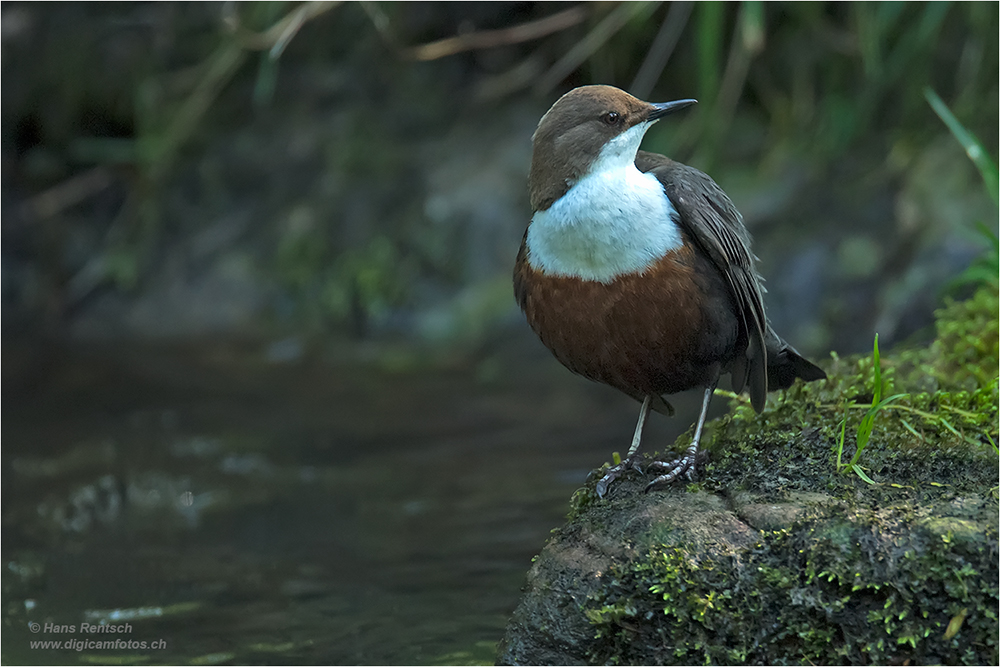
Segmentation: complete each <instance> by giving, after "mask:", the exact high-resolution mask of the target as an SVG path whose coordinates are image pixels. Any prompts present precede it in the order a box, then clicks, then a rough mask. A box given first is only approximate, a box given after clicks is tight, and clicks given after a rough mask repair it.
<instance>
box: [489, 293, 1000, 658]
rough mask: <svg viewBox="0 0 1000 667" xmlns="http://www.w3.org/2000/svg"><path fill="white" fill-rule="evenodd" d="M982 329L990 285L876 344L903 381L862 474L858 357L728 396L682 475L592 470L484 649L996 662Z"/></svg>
mask: <svg viewBox="0 0 1000 667" xmlns="http://www.w3.org/2000/svg"><path fill="white" fill-rule="evenodd" d="M997 340H998V334H997V292H996V288H995V287H989V286H988V287H984V288H983V289H982V290H980V292H979V293H977V294H976V295H975V297H973V298H972V299H970V300H968V301H966V302H960V303H951V304H949V305H948V306H946V307H945V308H944V309H942V311H939V313H938V337H937V340H936V341H935V342H934V343H933V344H932V345H930V346H926V347H922V348H920V349H917V350H909V351H906V350H904V351H899V352H896V353H894V354H893V355H889V356H886V357H884V358H883V359H882V363H881V368H882V373H881V374H882V378H881V380H882V383H883V387H882V393H883V395H885V396H888V395H890V394H896V393H901V394H903V395H902V396H900V397H898V398H896V399H894V400H893V401H892V402H891V403H889V404H886V405H885V406H884V407H883V409H882V410H880V411H878V412H877V414H876V415H875V420H874V425H873V429H872V434H871V437H870V438H869V440H868V442H867V446H865V447H864V448H863V451H862V452H861V454H860V455H859V456H858V458H857V460H856V461H855V462H856V463H857V465H858V466H859V469H860V473H861V474H859V473H856V472H855V469H854V468H853V467H851V465H850V462H851V460H852V458H853V457H854V454H855V451H856V449H857V443H858V440H857V438H856V434H857V433H858V427H859V425H860V423H861V421H862V419H863V417H864V415H865V414H866V413H867V412H868V408H869V407H870V404H871V403H872V398H873V394H874V393H876V392H875V390H874V388H873V387H874V382H875V372H874V367H873V365H872V361H873V360H872V357H871V356H869V357H857V358H850V359H840V358H837V357H834V358H833V359H832V361H831V363H829V364H828V365H827V370H828V372H829V375H830V377H829V379H827V380H825V381H821V382H814V383H809V384H801V383H798V384H796V385H795V386H794V387H793V388H792V389H790V390H788V391H787V392H785V393H784V395H781V396H772V399H771V407H769V409H768V410H767V411H765V412H764V413H763V414H762V415H759V416H758V415H755V414H754V412H753V411H752V409H751V408H750V407H749V405H747V404H746V402H745V401H744V400H743V399H740V398H733V403H734V406H733V408H732V409H731V410H730V413H729V414H728V415H726V416H725V417H722V418H721V419H719V420H716V421H715V422H714V423H713V424H712V428H711V430H710V432H709V439H708V441H707V446H706V450H707V451H708V455H707V460H705V461H701V462H700V464H699V466H700V467H699V471H700V479H699V481H698V483H696V484H689V485H687V486H686V487H683V486H680V485H677V486H675V487H672V488H668V489H666V490H662V491H655V492H652V493H644V492H643V489H644V486H645V483H646V481H648V480H645V479H643V478H642V477H641V476H639V475H638V474H634V473H633V474H632V475H629V476H626V477H624V478H622V479H619V480H617V481H616V482H615V484H614V485H613V486H612V488H611V491H610V492H609V494H608V496H607V497H606V498H604V499H598V498H597V497H596V495H595V494H594V491H593V484H594V482H593V481H591V482H590V484H588V486H587V487H586V488H584V489H581V490H580V491H578V492H577V494H576V495H575V496H574V498H573V501H572V510H571V512H570V516H569V520H568V522H567V524H566V525H565V526H564V527H562V528H561V529H559V530H558V531H557V532H556V534H555V535H554V536H553V538H552V539H551V540H550V541H549V543H548V544H547V545H546V547H545V549H544V550H543V551H542V553H541V554H540V555H539V557H538V558H537V559H536V561H535V563H534V565H533V566H532V568H531V570H530V572H529V574H528V586H527V589H526V593H525V595H524V597H523V599H522V602H521V604H520V605H519V607H518V608H517V610H516V611H515V613H514V617H513V618H512V620H511V622H510V624H509V625H508V628H507V632H506V635H505V637H504V639H503V641H502V642H501V645H500V652H499V655H498V663H500V664H588V663H590V664H607V663H616V664H699V663H703V664H736V663H750V664H858V663H866V664H867V663H876V664H928V663H944V664H997V663H998V647H997V638H998V632H1000V624H998V588H1000V577H998V560H997V558H998V541H997V533H998V511H1000V506H998V502H997V496H998V475H1000V467H998V456H997V449H996V445H995V443H996V442H997V365H998V364H997ZM842 433H843V436H842V435H841V434H842ZM685 444H686V443H684V442H681V441H679V442H678V443H677V444H676V446H677V447H678V448H679V449H680V448H683V447H684V446H685ZM838 452H839V454H838ZM838 462H839V467H838ZM862 474H863V475H864V476H865V477H867V478H869V479H870V480H871V481H873V482H874V483H869V481H866V480H865V479H863V478H862ZM595 477H596V476H595Z"/></svg>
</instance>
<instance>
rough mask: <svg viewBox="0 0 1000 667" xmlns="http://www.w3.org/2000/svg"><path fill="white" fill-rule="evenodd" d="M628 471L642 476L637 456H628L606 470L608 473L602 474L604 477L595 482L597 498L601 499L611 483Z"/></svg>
mask: <svg viewBox="0 0 1000 667" xmlns="http://www.w3.org/2000/svg"><path fill="white" fill-rule="evenodd" d="M629 469H632V470H635V471H637V472H638V473H639V474H640V475H641V474H642V468H640V467H639V457H638V456H630V457H629V458H627V459H625V460H624V461H622V462H621V463H619V464H618V465H616V466H611V467H610V468H608V471H607V472H606V473H604V477H602V478H601V479H599V480H598V481H597V486H596V487H595V489H594V490H595V491H596V492H597V497H598V498H603V497H604V494H606V493H607V492H608V487H609V486H611V482H613V481H615V480H616V479H618V478H619V477H621V476H622V475H623V474H624V473H625V472H626V471H628V470H629Z"/></svg>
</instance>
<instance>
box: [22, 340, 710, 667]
mask: <svg viewBox="0 0 1000 667" xmlns="http://www.w3.org/2000/svg"><path fill="white" fill-rule="evenodd" d="M502 356H503V355H501V358H491V359H490V360H488V363H489V368H490V369H491V372H490V373H488V374H484V373H482V372H477V368H473V367H470V368H465V367H454V366H453V367H452V368H450V369H449V370H438V371H435V372H424V373H419V374H412V373H411V374H390V373H385V372H377V371H372V370H371V369H370V368H369V369H366V368H365V367H362V366H361V365H359V364H329V363H320V362H311V361H303V362H301V363H296V364H292V365H269V364H266V363H264V362H262V361H260V358H261V355H260V354H258V353H257V352H256V351H252V350H251V351H247V350H245V349H239V348H238V347H236V346H228V347H227V346H220V345H214V346H210V345H205V346H201V347H199V348H193V349H185V350H171V351H164V350H138V349H116V350H113V351H112V350H87V351H79V350H77V351H74V352H69V351H66V350H61V349H45V350H40V349H37V348H33V347H32V348H27V347H24V346H22V347H18V348H17V349H11V346H10V345H8V346H7V347H6V349H5V350H4V360H5V361H8V362H9V363H8V364H5V368H4V392H3V400H4V406H3V416H4V422H3V531H4V533H3V557H4V572H3V582H4V586H3V591H4V597H3V604H4V623H5V627H4V629H5V632H4V633H3V661H4V662H5V663H6V664H14V663H33V664H50V663H61V662H68V663H95V662H97V663H102V664H131V663H144V664H162V663H198V664H217V663H228V662H235V663H275V662H279V663H333V664H338V663H339V664H345V663H347V664H428V663H439V664H441V663H443V664H483V663H490V664H491V663H492V661H493V657H494V649H495V645H496V642H497V641H498V640H499V638H500V636H501V634H502V631H503V628H504V626H505V624H506V622H507V617H508V615H509V614H510V612H511V611H512V610H513V608H514V606H515V605H516V603H517V600H518V596H519V594H520V587H521V585H522V584H523V582H524V574H525V572H526V571H527V569H528V567H529V565H530V560H531V557H532V556H533V555H534V554H536V553H538V551H539V550H540V549H541V547H542V545H543V544H544V541H545V539H546V537H547V536H548V534H549V531H550V530H551V529H552V528H554V527H556V526H558V525H560V524H561V522H562V517H563V515H564V514H565V512H566V509H567V501H568V499H569V496H570V495H571V494H572V492H573V491H574V490H575V489H576V488H577V487H578V486H580V484H581V483H582V481H583V479H584V477H585V476H586V474H587V472H588V471H589V469H590V468H592V467H594V466H597V465H599V464H600V463H602V462H604V461H606V460H608V459H609V458H610V455H611V450H612V449H618V450H620V451H623V450H624V449H625V448H626V447H627V445H628V439H629V437H630V435H631V429H632V425H633V422H632V420H633V419H634V417H635V411H636V405H635V404H634V403H633V402H632V401H631V400H629V399H627V398H624V397H621V396H619V395H618V394H616V393H615V392H613V391H612V390H609V389H606V388H602V387H598V386H596V385H591V384H590V383H587V382H586V381H584V380H581V379H579V378H575V377H573V376H571V375H569V373H567V372H566V371H564V370H563V369H561V368H559V367H558V365H557V364H556V363H555V362H554V361H552V360H551V359H549V358H548V356H547V355H546V353H544V351H540V353H536V352H532V353H530V354H529V355H527V357H525V355H523V354H517V355H508V356H512V358H516V359H518V361H511V360H509V359H504V358H502ZM484 363H486V362H484ZM497 369H501V370H499V371H498V370H497ZM480 370H481V368H480ZM487 375H488V376H489V377H490V380H489V382H485V381H484V380H483V379H482V378H483V377H484V376H487ZM686 403H687V401H681V406H680V407H681V408H684V407H685V404H686ZM691 407H693V406H691ZM684 414H685V413H684V410H683V409H682V410H680V411H679V415H678V417H677V418H675V419H674V420H671V421H667V420H664V419H660V420H659V421H658V422H657V421H656V420H654V421H653V422H652V423H651V424H650V428H649V429H648V431H647V437H648V442H649V443H650V445H651V447H650V449H652V448H653V446H655V447H656V448H662V447H663V446H664V445H665V444H666V443H667V442H669V441H670V439H672V436H673V435H674V433H672V431H679V430H683V429H684V428H686V427H687V426H688V425H689V423H690V419H689V417H687V416H684ZM102 623H103V624H107V625H115V626H117V627H118V628H119V629H120V630H121V632H119V633H117V634H107V633H101V634H88V633H85V632H83V629H84V628H85V627H89V626H84V625H83V624H91V625H100V624H102ZM32 624H37V625H32ZM67 626H72V627H71V628H67ZM32 629H36V630H38V631H37V632H32ZM116 639H117V640H122V642H124V643H122V642H119V643H118V644H112V645H110V646H111V648H104V645H97V644H93V643H90V644H87V643H86V642H88V641H91V640H95V641H114V640H116ZM53 640H54V641H60V640H61V641H69V642H73V643H72V644H71V645H70V646H69V647H68V648H67V647H65V645H64V647H63V648H61V649H58V650H56V649H53V648H51V647H50V648H35V649H32V648H31V647H30V645H29V642H31V641H53ZM160 640H162V647H161V644H159V643H155V644H154V642H160ZM138 642H146V645H145V646H144V647H143V646H142V645H140V644H138Z"/></svg>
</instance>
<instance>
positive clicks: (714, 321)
mask: <svg viewBox="0 0 1000 667" xmlns="http://www.w3.org/2000/svg"><path fill="white" fill-rule="evenodd" d="M696 103H697V100H693V99H682V100H676V101H673V102H666V103H649V102H644V101H642V100H640V99H638V98H636V97H634V96H632V95H630V94H629V93H627V92H625V91H623V90H620V89H618V88H615V87H613V86H605V85H587V86H581V87H578V88H574V89H573V90H571V91H569V92H568V93H566V94H565V95H563V96H562V97H560V98H559V99H558V100H557V101H556V102H555V104H553V105H552V107H551V108H550V109H549V110H548V111H547V112H546V113H545V115H543V116H542V118H541V120H540V121H539V123H538V127H537V129H536V130H535V132H534V134H533V135H532V156H531V167H530V171H529V177H528V192H529V198H530V203H531V208H532V216H531V219H530V221H529V223H528V225H527V228H526V230H525V233H524V237H523V239H522V241H521V247H520V250H519V251H518V253H517V258H516V260H515V263H514V276H513V278H514V295H515V298H516V300H517V302H518V305H519V306H520V308H521V310H522V311H523V312H524V315H525V317H526V319H527V322H528V324H529V326H530V327H531V328H532V329H533V330H534V332H535V333H536V334H537V335H538V337H539V338H540V339H541V341H542V343H543V344H544V345H545V346H546V347H547V348H548V349H549V350H550V351H551V352H552V353H553V355H555V357H556V359H558V360H559V362H561V363H562V364H563V365H564V366H566V367H567V368H568V369H569V370H570V371H572V372H574V373H576V374H579V375H582V376H583V377H586V378H589V379H590V380H593V381H596V382H599V383H603V384H606V385H610V386H611V387H614V388H616V389H618V390H620V391H622V392H623V393H625V394H627V395H628V396H631V397H632V398H634V399H636V400H637V401H639V402H640V403H641V407H640V409H639V418H638V421H637V423H636V427H635V432H634V434H633V437H632V442H631V445H630V448H629V450H628V454H627V455H626V457H625V458H624V459H622V460H621V462H620V463H618V464H617V465H614V466H611V467H610V468H609V469H608V470H607V472H606V473H605V474H604V476H603V477H602V478H601V479H600V480H598V482H597V484H596V487H595V489H596V492H597V494H598V496H600V497H604V495H605V494H606V493H607V491H608V489H609V488H610V485H611V484H612V482H614V480H616V479H617V478H619V477H620V476H622V475H623V474H625V473H626V472H628V471H629V470H636V471H637V472H638V473H639V474H645V473H643V471H642V466H640V465H639V453H638V452H639V447H640V444H641V440H642V430H643V425H644V424H645V422H646V418H647V415H648V413H649V411H650V410H653V411H656V412H659V413H663V414H666V415H668V416H669V415H672V414H673V413H674V409H673V407H672V406H671V404H670V403H669V401H667V400H666V398H664V397H665V396H668V395H670V394H675V393H678V392H681V391H686V390H690V389H701V390H702V401H701V412H700V414H699V416H698V421H697V422H696V424H695V428H694V435H693V437H692V441H691V444H690V446H689V447H688V448H687V449H686V450H685V451H684V453H683V454H681V455H680V456H678V457H677V458H675V459H673V460H672V461H669V462H663V461H654V462H651V463H649V464H648V465H647V466H646V469H647V470H650V471H652V472H654V473H657V476H656V477H655V478H654V479H652V481H650V482H649V483H648V484H647V486H646V489H645V490H646V491H649V490H651V489H654V488H659V487H664V486H666V485H669V484H670V483H672V482H674V481H675V480H678V479H680V478H681V477H682V476H684V477H686V478H687V479H689V480H690V479H694V473H695V458H696V455H697V453H698V447H699V442H700V440H701V437H702V431H703V429H704V425H705V419H706V415H707V413H708V408H709V404H710V402H711V399H712V395H713V393H714V391H715V388H716V386H717V385H718V383H719V380H720V377H722V376H723V375H726V374H729V375H730V377H731V381H732V387H733V391H734V392H736V393H737V394H740V393H743V392H744V391H745V392H746V393H748V394H749V397H750V404H751V405H752V406H753V409H754V410H755V411H756V412H757V413H760V412H761V411H762V410H763V409H764V405H765V402H766V398H767V392H768V391H772V390H776V389H786V388H788V387H790V386H791V385H792V383H793V382H794V381H795V379H796V378H801V379H802V380H803V381H807V382H808V381H813V380H820V379H823V378H825V377H826V374H825V373H824V371H823V370H822V369H821V368H819V367H818V366H816V365H815V364H813V363H812V362H810V361H809V360H807V359H806V358H805V357H803V356H802V355H800V354H799V353H798V352H797V351H796V350H795V349H794V348H793V347H792V346H791V345H789V344H788V343H786V342H785V341H784V340H782V339H781V337H779V336H778V335H777V334H776V333H775V332H774V330H773V329H772V328H771V326H770V324H769V323H768V320H767V317H766V314H765V311H764V301H763V292H764V288H763V285H762V281H763V279H762V278H761V276H760V275H759V274H758V272H757V266H756V262H757V258H756V256H755V255H754V254H753V253H752V251H751V239H750V234H749V233H748V231H747V229H746V227H745V226H744V224H743V218H742V216H741V215H740V213H739V211H738V210H737V209H736V206H735V205H734V204H733V202H732V201H731V200H730V199H729V197H728V196H727V195H726V193H725V192H724V191H723V190H722V188H721V187H719V186H718V185H717V184H716V182H715V181H714V180H712V178H711V177H709V176H708V175H707V174H705V173H703V172H701V171H699V170H697V169H695V168H693V167H689V166H687V165H684V164H681V163H679V162H675V161H674V160H671V159H670V158H668V157H666V156H663V155H659V154H657V153H650V152H646V151H641V150H639V146H640V143H641V142H642V139H643V136H644V135H645V134H646V131H647V130H648V129H649V128H650V127H651V126H652V125H653V124H654V123H656V122H657V121H658V120H660V119H661V118H663V117H665V116H667V115H669V114H671V113H674V112H677V111H680V110H682V109H685V108H688V107H690V106H691V105H693V104H696Z"/></svg>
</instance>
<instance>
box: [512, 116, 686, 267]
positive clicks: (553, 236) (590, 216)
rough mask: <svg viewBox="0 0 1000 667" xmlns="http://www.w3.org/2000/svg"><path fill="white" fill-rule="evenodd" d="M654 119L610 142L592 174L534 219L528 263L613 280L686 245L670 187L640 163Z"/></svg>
mask: <svg viewBox="0 0 1000 667" xmlns="http://www.w3.org/2000/svg"><path fill="white" fill-rule="evenodd" d="M650 125H652V123H650V122H646V123H640V124H639V125H636V126H635V127H633V128H630V129H628V130H626V131H625V132H622V133H621V134H620V135H618V136H617V137H615V138H614V139H612V140H611V141H609V142H608V143H607V144H605V146H604V148H603V149H602V150H601V153H600V155H598V157H597V159H596V160H594V163H593V165H592V166H591V169H590V171H589V172H587V175H586V176H584V177H583V178H581V179H580V180H579V181H577V182H576V183H574V184H573V185H572V186H571V187H570V189H569V190H568V191H567V192H566V194H564V195H563V196H562V197H560V198H559V199H557V200H556V201H555V202H553V204H552V205H551V206H550V207H549V208H548V209H546V210H544V211H537V212H536V213H535V215H534V217H533V218H532V219H531V224H530V225H529V226H528V239H527V245H528V263H529V264H531V266H532V267H534V268H535V269H538V270H540V271H544V272H545V273H547V274H550V275H558V276H572V277H576V278H582V279H584V280H593V281H597V282H602V283H608V282H611V281H612V280H614V279H615V278H616V277H617V276H621V275H625V274H628V273H636V272H641V271H643V270H644V269H646V268H647V267H649V266H650V265H652V264H653V263H655V262H656V261H657V260H659V259H661V258H662V257H663V256H664V255H666V254H667V253H668V252H670V251H671V250H674V249H676V248H679V247H681V245H682V244H683V241H682V240H681V233H680V229H679V228H678V227H677V223H676V222H674V216H675V215H676V214H677V212H676V210H675V209H674V207H673V205H672V204H671V203H670V199H669V198H667V195H666V193H664V192H663V186H662V185H660V182H659V181H658V180H656V177H655V176H653V175H652V174H644V173H642V172H640V171H639V170H638V169H636V167H635V154H636V151H638V150H639V144H640V143H641V142H642V137H643V135H644V134H646V130H648V129H649V126H650Z"/></svg>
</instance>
